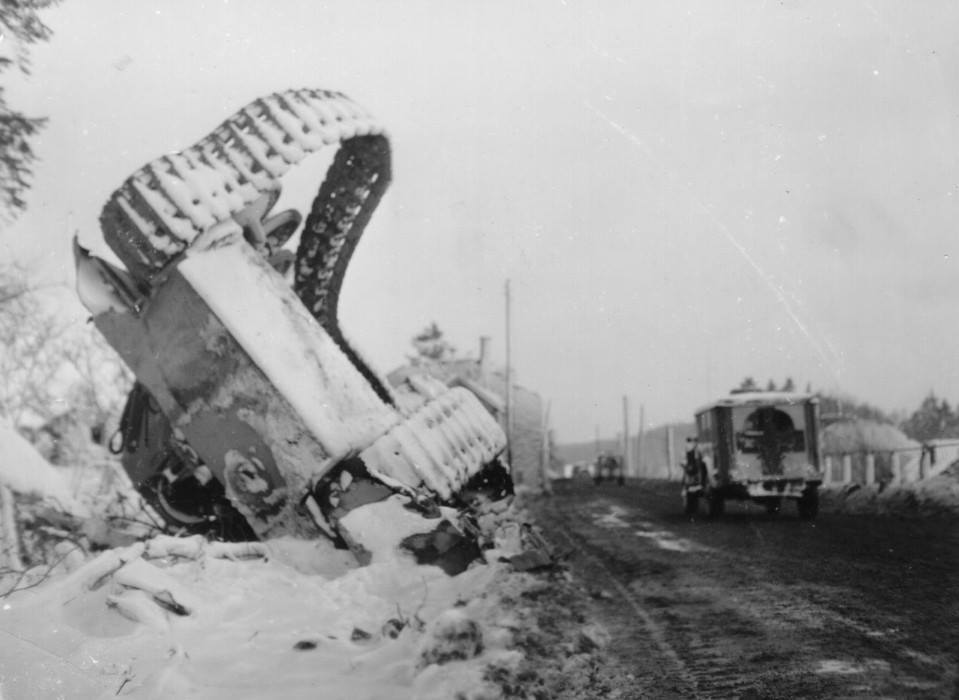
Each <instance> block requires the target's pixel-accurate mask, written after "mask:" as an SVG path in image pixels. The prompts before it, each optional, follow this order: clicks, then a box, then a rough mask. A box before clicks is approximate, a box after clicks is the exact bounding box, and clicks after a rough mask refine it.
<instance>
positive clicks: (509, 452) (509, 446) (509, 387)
mask: <svg viewBox="0 0 959 700" xmlns="http://www.w3.org/2000/svg"><path fill="white" fill-rule="evenodd" d="M510 313H511V310H510V293H509V279H508V278H507V280H506V461H507V462H508V463H509V465H510V468H511V469H512V467H513V365H512V357H511V354H510V353H511V337H510V336H511V330H510V326H511V325H512V323H511V322H510Z"/></svg>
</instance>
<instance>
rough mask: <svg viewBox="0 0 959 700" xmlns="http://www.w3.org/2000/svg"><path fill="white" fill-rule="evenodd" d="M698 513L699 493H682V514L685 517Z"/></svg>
mask: <svg viewBox="0 0 959 700" xmlns="http://www.w3.org/2000/svg"><path fill="white" fill-rule="evenodd" d="M698 511H699V493H698V492H695V491H686V490H684V491H683V513H684V514H685V515H696V513H697V512H698Z"/></svg>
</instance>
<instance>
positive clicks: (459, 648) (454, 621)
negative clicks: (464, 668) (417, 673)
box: [420, 609, 483, 666]
mask: <svg viewBox="0 0 959 700" xmlns="http://www.w3.org/2000/svg"><path fill="white" fill-rule="evenodd" d="M482 651H483V632H482V630H481V629H480V626H479V625H478V624H476V621H475V620H473V619H471V618H470V617H469V616H468V615H466V614H465V613H464V612H463V611H461V610H458V609H453V610H447V611H446V612H444V613H442V614H441V615H440V616H439V617H438V618H436V620H435V621H434V622H433V624H432V625H431V626H430V630H429V636H428V637H427V638H426V640H425V642H424V644H423V648H422V651H421V652H420V666H428V665H430V664H440V665H442V664H445V663H449V662H450V661H463V660H467V659H472V658H473V657H474V656H478V655H479V654H480V653H482Z"/></svg>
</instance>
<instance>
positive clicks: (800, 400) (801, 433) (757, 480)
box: [682, 391, 822, 520]
mask: <svg viewBox="0 0 959 700" xmlns="http://www.w3.org/2000/svg"><path fill="white" fill-rule="evenodd" d="M821 453H822V450H821V448H820V423H819V400H818V398H817V397H816V396H812V395H809V394H799V393H792V392H777V391H765V392H744V393H734V394H731V395H729V396H727V397H724V398H721V399H719V400H717V401H714V402H712V403H710V404H708V405H706V406H704V407H702V408H700V409H699V410H698V411H696V437H695V439H694V441H693V443H692V445H687V454H686V463H685V464H684V465H683V487H682V488H683V490H682V495H683V502H684V506H685V511H686V514H687V515H693V514H695V513H696V512H697V511H698V508H699V501H700V500H701V499H702V500H705V501H706V505H707V508H708V513H709V515H710V516H717V515H720V514H722V512H723V510H724V506H725V502H726V501H727V500H739V501H745V500H751V501H754V502H756V503H759V504H761V505H763V506H765V507H766V510H767V511H768V512H769V513H778V512H779V510H780V509H781V507H782V504H783V502H784V501H794V502H795V504H796V509H797V512H798V514H799V516H800V517H801V518H803V519H807V520H811V519H813V518H815V517H816V515H817V513H818V511H819V486H820V484H822V468H821V464H822V457H821Z"/></svg>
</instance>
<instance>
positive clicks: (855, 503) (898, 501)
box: [820, 462, 959, 517]
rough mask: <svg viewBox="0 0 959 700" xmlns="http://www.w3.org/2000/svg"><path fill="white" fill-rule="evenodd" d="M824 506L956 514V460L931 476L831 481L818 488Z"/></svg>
mask: <svg viewBox="0 0 959 700" xmlns="http://www.w3.org/2000/svg"><path fill="white" fill-rule="evenodd" d="M820 500H821V503H822V506H823V508H824V509H828V510H833V511H839V512H844V513H873V514H879V515H895V516H902V517H930V516H942V515H945V516H950V517H955V516H959V462H954V463H952V464H951V465H950V466H947V467H945V468H943V469H941V470H939V471H937V473H936V474H935V475H934V476H930V477H927V478H925V479H920V480H918V481H909V482H905V483H901V484H891V485H887V486H884V487H883V486H881V485H879V484H870V485H868V486H862V485H859V484H833V485H830V486H827V487H824V488H823V489H822V490H821V497H820Z"/></svg>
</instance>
